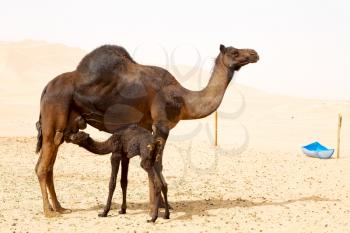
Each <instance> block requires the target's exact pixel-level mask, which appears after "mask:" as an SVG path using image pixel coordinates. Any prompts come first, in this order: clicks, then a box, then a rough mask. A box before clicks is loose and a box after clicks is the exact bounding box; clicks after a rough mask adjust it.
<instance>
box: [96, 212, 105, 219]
mask: <svg viewBox="0 0 350 233" xmlns="http://www.w3.org/2000/svg"><path fill="white" fill-rule="evenodd" d="M98 216H99V217H102V218H105V217H107V213H105V212H103V213H100V214H98Z"/></svg>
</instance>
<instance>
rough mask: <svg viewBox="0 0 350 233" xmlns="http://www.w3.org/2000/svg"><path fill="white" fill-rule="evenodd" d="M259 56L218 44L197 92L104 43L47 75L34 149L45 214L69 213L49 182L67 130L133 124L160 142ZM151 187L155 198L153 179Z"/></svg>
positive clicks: (209, 107)
mask: <svg viewBox="0 0 350 233" xmlns="http://www.w3.org/2000/svg"><path fill="white" fill-rule="evenodd" d="M258 59H259V57H258V54H257V53H256V52H255V51H254V50H252V49H237V48H234V47H225V46H224V45H220V53H219V55H218V56H217V57H216V59H215V64H214V69H213V71H212V74H211V78H210V80H209V83H208V85H207V86H206V87H205V88H204V89H203V90H201V91H191V90H188V89H186V88H184V87H182V86H181V85H180V83H179V82H178V81H177V80H176V79H175V78H174V77H173V76H172V75H171V74H170V73H169V72H168V71H167V70H165V69H163V68H160V67H156V66H145V65H141V64H138V63H136V62H135V61H134V60H133V59H132V58H131V56H130V55H129V53H128V52H127V51H126V50H125V49H124V48H123V47H120V46H115V45H104V46H101V47H99V48H97V49H95V50H93V51H92V52H91V53H89V54H87V55H86V56H85V57H84V58H83V59H82V60H81V62H80V63H79V65H78V66H77V68H76V70H75V71H72V72H68V73H63V74H61V75H59V76H58V77H56V78H55V79H53V80H51V81H50V82H49V83H48V84H47V86H46V87H45V88H44V90H43V93H42V96H41V102H40V117H39V121H38V123H37V128H38V131H39V133H38V143H37V152H39V151H41V153H40V156H39V159H38V162H37V165H36V167H35V171H36V174H37V176H38V180H39V183H40V188H41V193H42V198H43V211H44V215H45V216H46V217H54V216H57V215H59V213H69V212H71V211H70V210H68V209H65V208H63V207H62V206H61V205H60V203H59V201H58V200H57V196H56V193H55V187H54V181H53V166H54V163H55V160H56V156H57V151H58V148H59V146H60V145H61V144H62V143H63V141H64V139H65V138H67V137H65V136H66V135H69V134H71V133H74V132H77V130H78V129H79V128H83V127H84V122H86V123H88V124H89V125H91V126H93V127H95V128H97V129H99V130H102V131H105V132H109V133H113V132H114V131H115V130H116V129H118V128H119V127H121V126H122V125H125V124H131V123H137V124H138V125H139V126H141V127H143V128H146V129H148V130H150V131H153V134H154V135H155V137H156V138H157V139H158V140H159V142H160V143H161V144H162V145H163V146H164V145H165V142H166V140H167V138H168V135H169V131H170V130H171V129H172V128H173V127H175V125H176V124H177V123H178V122H179V121H180V120H190V119H199V118H203V117H206V116H208V115H209V114H211V113H212V112H214V111H215V110H216V109H217V108H218V107H219V105H220V103H221V101H222V98H223V96H224V93H225V91H226V88H227V86H228V84H229V83H230V81H231V79H232V77H233V74H234V72H235V71H238V70H239V69H240V68H241V67H243V66H245V65H247V64H249V63H255V62H257V61H258ZM121 185H122V184H121ZM124 185H125V184H124ZM149 188H150V203H153V200H154V193H153V190H154V183H153V180H152V179H149ZM47 190H48V191H49V193H50V196H51V200H52V206H51V204H50V202H49V199H48V193H47Z"/></svg>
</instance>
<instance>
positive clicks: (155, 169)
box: [69, 125, 170, 222]
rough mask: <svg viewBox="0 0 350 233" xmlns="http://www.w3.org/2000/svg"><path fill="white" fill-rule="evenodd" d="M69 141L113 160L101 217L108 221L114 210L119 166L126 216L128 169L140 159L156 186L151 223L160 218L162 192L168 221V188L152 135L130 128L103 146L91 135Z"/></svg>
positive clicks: (78, 135)
mask: <svg viewBox="0 0 350 233" xmlns="http://www.w3.org/2000/svg"><path fill="white" fill-rule="evenodd" d="M69 138H70V141H71V142H72V143H74V144H78V145H79V146H81V147H83V148H85V149H87V150H88V151H90V152H92V153H95V154H100V155H102V154H108V153H112V156H111V167H112V172H111V178H110V181H109V193H108V199H107V204H106V206H105V208H104V210H103V212H102V213H100V214H99V215H98V216H100V217H107V214H108V212H109V210H110V208H111V203H112V197H113V193H114V190H115V186H116V179H117V175H118V170H119V164H120V162H121V164H122V176H121V180H120V186H121V188H122V193H123V203H122V205H121V209H120V211H119V213H120V214H125V213H126V192H127V185H128V167H129V159H130V158H132V157H134V156H136V155H140V157H141V163H140V165H141V167H142V168H143V169H144V170H145V171H146V172H147V174H148V177H149V179H151V180H153V181H154V183H155V190H154V192H155V205H154V209H153V210H152V214H151V215H152V219H151V220H149V222H155V221H156V219H157V218H158V210H159V205H160V197H161V191H162V192H163V196H164V202H165V214H164V218H166V219H169V217H170V213H169V207H168V198H167V191H168V188H167V184H166V181H165V179H164V176H163V174H162V171H161V170H160V166H159V165H160V164H159V161H157V160H156V156H157V155H158V154H159V153H158V152H157V149H159V146H158V144H156V143H155V140H154V137H153V135H152V133H151V132H150V131H148V130H146V129H144V128H141V127H138V126H137V125H130V126H127V127H122V128H120V129H118V130H116V131H115V132H114V133H113V135H112V136H111V137H110V138H109V139H108V140H107V141H104V142H97V141H95V140H93V139H92V138H91V137H90V136H89V134H87V133H85V132H83V131H79V132H78V133H76V134H72V135H70V137H69Z"/></svg>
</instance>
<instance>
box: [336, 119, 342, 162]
mask: <svg viewBox="0 0 350 233" xmlns="http://www.w3.org/2000/svg"><path fill="white" fill-rule="evenodd" d="M342 120H343V117H342V115H341V113H339V114H338V135H337V159H339V156H340V130H341V124H342Z"/></svg>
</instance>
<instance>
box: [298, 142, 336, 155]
mask: <svg viewBox="0 0 350 233" xmlns="http://www.w3.org/2000/svg"><path fill="white" fill-rule="evenodd" d="M301 150H302V151H303V153H304V154H306V155H307V156H310V157H314V158H320V159H329V158H330V157H332V155H333V153H334V149H328V148H327V147H325V146H323V145H322V144H321V143H319V142H314V143H311V144H309V145H306V146H303V147H302V148H301Z"/></svg>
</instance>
